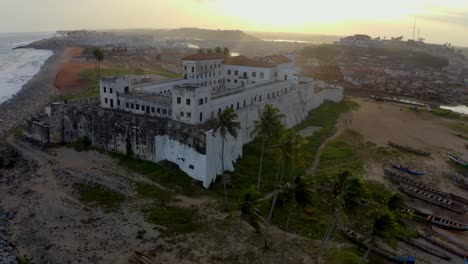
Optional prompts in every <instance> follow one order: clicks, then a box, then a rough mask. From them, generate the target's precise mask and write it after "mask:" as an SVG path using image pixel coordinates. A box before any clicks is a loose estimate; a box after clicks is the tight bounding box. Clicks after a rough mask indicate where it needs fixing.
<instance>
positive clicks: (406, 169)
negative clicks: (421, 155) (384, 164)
mask: <svg viewBox="0 0 468 264" xmlns="http://www.w3.org/2000/svg"><path fill="white" fill-rule="evenodd" d="M390 164H391V165H392V167H393V168H395V169H397V170H401V171H403V172H406V173H409V174H413V175H424V174H426V172H425V171H422V170H416V169H411V168H410V167H407V166H403V165H401V164H398V163H395V162H392V163H390Z"/></svg>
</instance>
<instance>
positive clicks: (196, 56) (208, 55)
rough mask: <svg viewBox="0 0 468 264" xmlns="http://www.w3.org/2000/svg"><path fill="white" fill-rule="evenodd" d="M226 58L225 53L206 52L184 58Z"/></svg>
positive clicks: (184, 58)
mask: <svg viewBox="0 0 468 264" xmlns="http://www.w3.org/2000/svg"><path fill="white" fill-rule="evenodd" d="M224 58H226V56H225V55H224V53H206V54H192V55H189V56H186V57H183V58H182V60H223V59H224Z"/></svg>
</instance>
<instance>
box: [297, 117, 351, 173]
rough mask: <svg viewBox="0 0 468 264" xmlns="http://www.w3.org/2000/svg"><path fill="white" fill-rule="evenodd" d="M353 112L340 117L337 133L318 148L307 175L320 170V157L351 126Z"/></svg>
mask: <svg viewBox="0 0 468 264" xmlns="http://www.w3.org/2000/svg"><path fill="white" fill-rule="evenodd" d="M351 116H352V115H351V112H346V113H343V114H341V115H340V117H339V118H338V122H337V124H336V131H335V133H333V135H332V136H330V137H329V138H327V139H326V140H325V141H324V142H323V143H322V144H321V145H320V147H319V148H318V150H317V153H316V154H315V158H314V161H313V162H312V165H310V167H309V168H308V169H307V170H306V173H307V174H312V173H314V172H315V170H316V169H317V168H318V165H319V164H320V157H321V156H322V153H323V151H324V150H325V147H326V146H327V144H328V143H330V142H331V141H333V140H334V139H336V138H337V137H338V136H339V135H341V133H343V131H344V130H346V129H348V128H349V127H348V126H349V124H350V122H351V120H352V117H351Z"/></svg>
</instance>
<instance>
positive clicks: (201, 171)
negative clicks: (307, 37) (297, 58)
mask: <svg viewBox="0 0 468 264" xmlns="http://www.w3.org/2000/svg"><path fill="white" fill-rule="evenodd" d="M321 85H322V86H324V83H321ZM342 99H343V90H342V88H330V89H322V90H321V91H320V92H317V93H315V92H314V88H313V85H312V84H310V83H309V84H306V85H302V86H299V87H298V88H297V89H296V90H295V91H294V92H292V93H290V94H288V95H287V96H282V97H279V98H275V99H273V100H265V101H264V102H262V103H261V104H255V105H251V106H249V107H246V108H243V109H240V110H238V111H236V113H237V114H238V116H239V122H240V123H241V130H240V131H239V133H238V137H237V139H234V138H233V137H232V136H230V135H228V136H227V140H226V142H225V147H224V168H225V170H227V171H232V170H234V163H235V162H236V160H237V159H239V158H240V157H242V146H243V145H244V144H246V143H248V142H250V141H251V140H252V138H251V137H250V132H251V131H252V129H253V124H254V120H257V119H258V113H259V110H260V109H262V108H263V107H264V105H265V104H271V105H273V106H275V107H277V108H279V109H280V111H281V112H282V113H283V114H285V115H286V118H285V120H284V124H285V125H286V126H287V127H288V128H290V127H292V126H294V125H296V124H298V123H300V122H301V121H302V120H304V119H305V118H306V117H307V114H308V112H309V111H310V110H312V109H314V108H317V107H318V106H320V105H321V104H322V103H323V102H324V101H325V100H330V101H333V102H339V101H341V100H342ZM205 136H206V154H200V153H198V152H197V151H195V149H193V148H191V147H189V146H187V145H183V144H181V143H178V142H176V141H174V140H171V139H169V137H168V136H157V137H156V160H155V161H156V162H157V161H161V160H166V159H167V160H169V161H172V162H174V163H176V164H178V165H179V166H180V168H181V170H183V171H184V172H186V173H187V174H188V175H190V176H191V177H192V178H194V179H197V180H200V181H202V182H203V186H204V187H206V188H208V187H209V186H210V184H211V183H213V182H214V181H215V180H216V175H221V146H222V144H221V143H222V141H221V136H220V135H219V133H214V132H213V131H212V130H211V131H207V132H206V133H205ZM190 165H194V169H190V168H189V166H190Z"/></svg>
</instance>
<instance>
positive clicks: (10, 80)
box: [0, 49, 53, 104]
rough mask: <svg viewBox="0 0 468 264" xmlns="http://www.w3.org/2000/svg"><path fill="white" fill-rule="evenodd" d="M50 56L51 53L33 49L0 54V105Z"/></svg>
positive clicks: (30, 77) (18, 89) (17, 90)
mask: <svg viewBox="0 0 468 264" xmlns="http://www.w3.org/2000/svg"><path fill="white" fill-rule="evenodd" d="M52 55H53V52H52V51H49V50H35V49H17V50H9V51H7V52H2V53H0V62H1V63H0V104H1V103H3V102H5V101H7V100H8V99H10V98H11V97H12V96H13V95H14V94H16V93H17V92H19V91H20V90H21V88H22V87H23V85H24V84H26V83H27V82H28V81H29V80H31V79H32V78H33V77H34V75H36V74H37V73H38V72H39V70H40V69H41V67H42V65H44V63H45V61H46V60H47V59H48V58H49V57H50V56H52Z"/></svg>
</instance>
